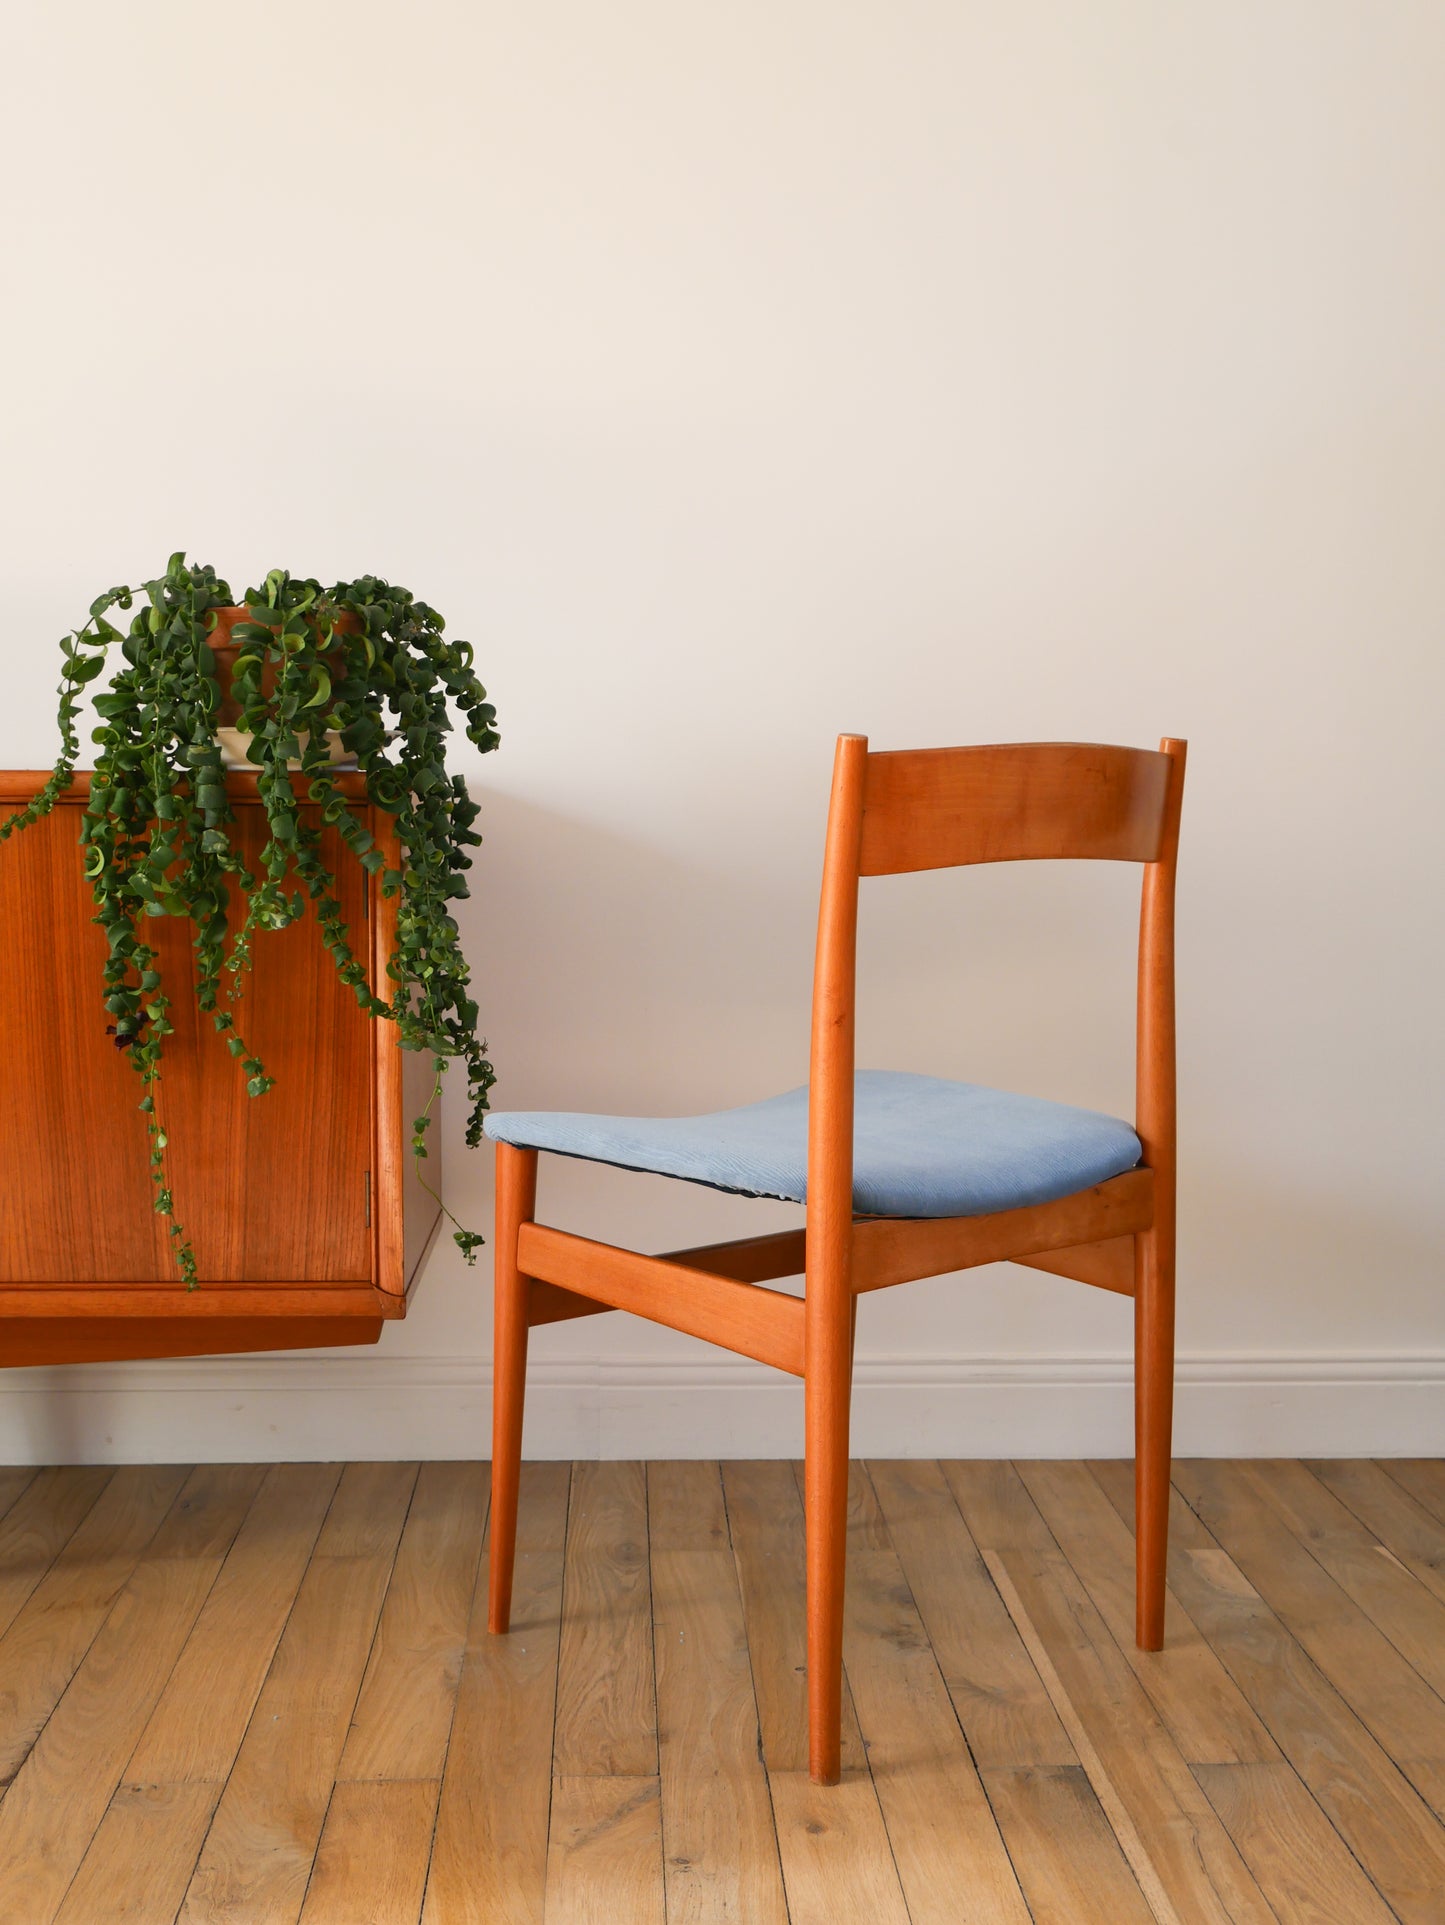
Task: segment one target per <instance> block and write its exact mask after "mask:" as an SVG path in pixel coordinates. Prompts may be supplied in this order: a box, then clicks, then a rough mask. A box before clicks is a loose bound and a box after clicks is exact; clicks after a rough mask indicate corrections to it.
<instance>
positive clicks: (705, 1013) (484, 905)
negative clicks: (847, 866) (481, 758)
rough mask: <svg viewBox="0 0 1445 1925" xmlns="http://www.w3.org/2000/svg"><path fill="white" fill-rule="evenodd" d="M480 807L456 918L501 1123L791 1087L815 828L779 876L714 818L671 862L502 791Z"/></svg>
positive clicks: (802, 1043) (666, 850)
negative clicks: (504, 1114) (531, 1112)
mask: <svg viewBox="0 0 1445 1925" xmlns="http://www.w3.org/2000/svg"><path fill="white" fill-rule="evenodd" d="M482 799H483V815H482V819H481V824H480V826H481V828H482V829H483V831H484V833H485V835H486V842H485V844H484V845H483V847H482V849H480V850H479V851H478V856H477V861H476V865H475V868H474V870H473V872H472V887H473V890H474V896H473V898H472V900H470V901H468V902H464V903H462V904H461V905H460V914H459V918H458V919H459V921H460V922H461V927H462V935H463V940H464V942H465V943H466V946H467V953H468V955H469V956H470V957H471V958H472V963H473V972H474V976H475V978H476V983H477V998H478V1001H479V1002H480V1004H481V1007H482V1017H483V1023H484V1025H485V1026H486V1031H487V1036H488V1041H489V1043H490V1044H491V1047H492V1051H493V1055H494V1058H495V1061H496V1064H497V1070H498V1083H497V1088H496V1091H495V1100H496V1103H497V1106H498V1107H499V1108H507V1109H529V1108H563V1107H565V1108H576V1109H588V1108H591V1109H619V1110H623V1111H633V1110H636V1111H639V1112H642V1111H648V1110H653V1109H656V1110H657V1111H659V1112H661V1113H667V1112H684V1111H688V1110H695V1109H704V1108H723V1107H725V1106H727V1105H729V1104H732V1103H743V1102H747V1101H750V1100H751V1099H752V1098H754V1097H756V1096H759V1095H763V1094H767V1093H768V1092H769V1091H771V1090H774V1089H779V1088H783V1087H786V1086H787V1085H788V1083H789V1082H792V1083H798V1082H802V1081H804V1080H805V1079H806V1077H807V1064H808V998H809V994H810V990H811V981H812V948H813V936H814V928H815V923H816V917H817V891H818V869H817V864H818V863H819V862H820V861H821V852H822V838H821V820H820V826H819V836H818V849H817V854H816V856H815V858H814V865H813V867H812V869H811V870H809V871H808V872H807V873H806V874H801V875H798V876H797V877H796V878H794V877H790V876H788V875H786V874H779V873H778V867H777V862H776V855H777V851H776V850H774V851H771V852H769V851H767V850H763V849H758V848H750V847H748V846H747V845H746V843H745V842H740V841H739V840H737V839H736V838H735V837H734V836H732V834H731V830H730V825H729V818H728V815H727V812H726V809H725V807H724V806H722V805H720V806H719V808H718V810H717V812H716V817H715V822H716V825H717V826H716V828H715V830H714V833H713V834H712V835H711V836H710V837H709V838H708V839H702V838H699V841H698V844H697V847H696V850H695V853H689V854H687V855H686V856H684V855H682V854H680V853H679V852H678V850H677V849H676V848H675V847H673V846H669V844H668V843H667V841H666V840H664V838H662V837H661V836H659V837H656V838H652V837H645V836H639V835H628V834H626V833H624V832H622V831H620V830H617V829H615V828H611V827H607V826H604V825H602V824H600V823H598V822H597V821H596V820H595V819H584V818H581V817H579V816H573V815H564V814H562V813H561V812H559V811H557V810H554V809H549V808H545V807H542V806H541V805H539V804H537V803H535V802H532V801H530V800H526V799H523V798H521V797H518V796H514V795H508V794H507V793H505V792H504V791H491V792H488V793H485V794H484V795H483V798H482ZM724 832H727V833H726V835H725V833H724ZM770 856H771V858H772V861H771V866H770Z"/></svg>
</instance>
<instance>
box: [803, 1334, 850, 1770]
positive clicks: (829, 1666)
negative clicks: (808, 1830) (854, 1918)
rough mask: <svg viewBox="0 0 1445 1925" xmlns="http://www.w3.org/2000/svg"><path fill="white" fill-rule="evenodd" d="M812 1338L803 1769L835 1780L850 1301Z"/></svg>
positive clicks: (839, 1703)
mask: <svg viewBox="0 0 1445 1925" xmlns="http://www.w3.org/2000/svg"><path fill="white" fill-rule="evenodd" d="M831 1321H832V1324H833V1327H832V1328H830V1329H826V1330H824V1331H823V1332H822V1333H821V1335H820V1333H817V1332H816V1331H815V1332H814V1333H813V1334H812V1335H811V1336H810V1341H809V1354H808V1368H807V1375H806V1380H805V1388H804V1400H805V1405H806V1413H807V1447H806V1448H807V1457H806V1464H805V1470H804V1479H803V1488H804V1496H805V1505H804V1509H805V1511H806V1522H807V1557H808V1771H809V1775H810V1776H811V1778H812V1779H813V1782H814V1783H815V1784H819V1785H835V1784H837V1782H838V1776H839V1765H840V1760H839V1753H840V1748H841V1734H842V1722H843V1584H844V1577H845V1571H846V1565H847V1545H848V1405H849V1399H850V1397H851V1394H852V1387H853V1383H852V1380H853V1318H852V1305H851V1303H850V1304H848V1305H846V1306H845V1307H844V1308H843V1312H842V1315H841V1317H838V1318H836V1319H833V1320H831Z"/></svg>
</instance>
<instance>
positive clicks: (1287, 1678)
mask: <svg viewBox="0 0 1445 1925" xmlns="http://www.w3.org/2000/svg"><path fill="white" fill-rule="evenodd" d="M1091 1469H1092V1472H1093V1474H1094V1476H1095V1478H1096V1479H1097V1480H1098V1482H1099V1484H1100V1486H1101V1488H1102V1489H1103V1490H1104V1492H1105V1494H1106V1496H1107V1497H1108V1498H1109V1500H1110V1502H1111V1503H1112V1504H1113V1506H1114V1508H1115V1510H1116V1511H1117V1512H1118V1514H1119V1516H1120V1517H1121V1518H1122V1519H1123V1520H1124V1522H1125V1523H1126V1524H1127V1525H1129V1526H1130V1528H1131V1529H1132V1526H1133V1516H1134V1479H1133V1470H1132V1466H1130V1465H1129V1464H1127V1463H1121V1462H1112V1461H1105V1462H1099V1463H1095V1464H1093V1465H1092V1466H1091ZM1169 1535H1170V1543H1171V1573H1172V1577H1173V1582H1174V1586H1175V1589H1176V1590H1177V1591H1178V1594H1179V1597H1180V1600H1181V1602H1182V1603H1183V1605H1184V1607H1185V1609H1186V1610H1187V1611H1188V1612H1189V1615H1190V1616H1191V1618H1193V1620H1194V1622H1195V1623H1196V1624H1197V1625H1198V1626H1199V1628H1200V1630H1201V1631H1202V1632H1203V1633H1204V1635H1205V1637H1207V1638H1208V1639H1209V1642H1210V1643H1211V1644H1212V1645H1213V1646H1214V1649H1215V1650H1216V1651H1217V1652H1218V1653H1219V1657H1220V1660H1221V1662H1222V1663H1223V1664H1224V1666H1225V1669H1226V1670H1227V1671H1228V1672H1229V1674H1230V1676H1231V1677H1232V1678H1233V1679H1234V1681H1235V1683H1236V1684H1237V1685H1238V1686H1239V1688H1240V1690H1241V1691H1242V1692H1243V1693H1244V1695H1245V1697H1246V1698H1248V1700H1249V1702H1250V1703H1251V1705H1253V1707H1254V1709H1255V1711H1256V1712H1257V1713H1258V1715H1259V1717H1260V1718H1261V1720H1262V1721H1263V1722H1264V1724H1265V1725H1266V1726H1267V1727H1268V1729H1269V1733H1270V1736H1271V1737H1272V1738H1273V1739H1274V1740H1275V1742H1276V1744H1278V1746H1279V1748H1280V1750H1281V1751H1282V1752H1283V1753H1284V1755H1285V1757H1286V1759H1287V1760H1288V1761H1289V1763H1290V1764H1291V1765H1292V1766H1293V1767H1294V1769H1295V1771H1296V1773H1297V1774H1298V1776H1299V1777H1300V1778H1301V1780H1302V1781H1303V1782H1304V1784H1305V1785H1306V1786H1307V1787H1308V1788H1309V1790H1310V1792H1311V1793H1312V1794H1313V1796H1314V1798H1315V1800H1316V1801H1317V1802H1318V1804H1319V1805H1320V1807H1321V1808H1322V1809H1323V1811H1324V1812H1325V1815H1326V1816H1327V1817H1328V1818H1329V1820H1330V1822H1331V1824H1333V1826H1334V1827H1335V1829H1336V1831H1338V1832H1339V1834H1340V1836H1341V1837H1342V1838H1343V1839H1344V1840H1345V1843H1346V1844H1347V1845H1348V1846H1349V1848H1350V1850H1351V1851H1352V1852H1353V1853H1354V1855H1355V1857H1356V1858H1357V1859H1358V1860H1359V1861H1360V1863H1361V1865H1362V1866H1363V1867H1364V1869H1365V1870H1366V1872H1368V1874H1369V1875H1370V1877H1371V1878H1372V1879H1373V1880H1374V1882H1375V1884H1376V1885H1377V1886H1378V1888H1379V1890H1380V1892H1381V1893H1382V1894H1383V1896H1384V1898H1385V1899H1386V1901H1387V1902H1388V1903H1389V1904H1390V1905H1391V1906H1392V1907H1393V1908H1394V1910H1395V1912H1396V1913H1397V1914H1398V1916H1399V1917H1400V1918H1401V1919H1402V1920H1403V1921H1405V1925H1440V1914H1439V1893H1440V1890H1441V1888H1442V1886H1445V1827H1442V1826H1441V1824H1440V1822H1439V1820H1438V1819H1437V1818H1436V1817H1435V1815H1434V1813H1433V1812H1432V1811H1431V1810H1430V1808H1429V1807H1428V1806H1427V1805H1426V1803H1425V1801H1424V1800H1423V1799H1422V1798H1421V1797H1420V1795H1419V1794H1418V1793H1417V1792H1416V1790H1415V1789H1414V1787H1413V1786H1412V1785H1411V1784H1410V1783H1409V1781H1408V1780H1407V1779H1406V1778H1405V1776H1404V1775H1403V1773H1402V1772H1401V1771H1400V1769H1399V1768H1398V1766H1397V1765H1396V1764H1395V1763H1394V1762H1393V1760H1392V1759H1391V1758H1390V1757H1389V1755H1388V1753H1386V1752H1385V1751H1384V1750H1383V1748H1382V1747H1381V1746H1380V1745H1379V1743H1378V1742H1377V1741H1376V1740H1375V1739H1374V1738H1373V1737H1372V1736H1371V1735H1370V1733H1369V1732H1368V1731H1367V1730H1366V1729H1365V1727H1364V1725H1363V1724H1362V1723H1361V1722H1360V1720H1359V1718H1357V1717H1356V1715H1355V1713H1354V1712H1353V1711H1352V1710H1351V1708H1350V1706H1349V1705H1348V1704H1347V1703H1346V1702H1345V1700H1344V1699H1343V1698H1342V1697H1341V1696H1340V1694H1339V1693H1338V1692H1337V1691H1336V1690H1335V1688H1334V1686H1333V1685H1332V1684H1331V1683H1330V1682H1329V1680H1328V1679H1327V1678H1326V1677H1325V1676H1324V1675H1323V1673H1322V1672H1321V1671H1320V1670H1319V1669H1318V1668H1317V1666H1316V1665H1315V1664H1314V1663H1313V1661H1312V1660H1311V1659H1310V1658H1309V1657H1308V1655H1307V1654H1306V1653H1305V1652H1304V1651H1303V1650H1302V1649H1301V1647H1300V1646H1299V1645H1298V1644H1297V1643H1296V1641H1295V1639H1294V1638H1293V1637H1292V1636H1291V1635H1290V1633H1289V1631H1288V1630H1287V1629H1286V1628H1285V1626H1284V1625H1283V1624H1282V1623H1281V1622H1280V1620H1279V1619H1278V1618H1277V1617H1276V1616H1275V1614H1274V1612H1273V1611H1271V1610H1270V1608H1269V1606H1268V1604H1266V1602H1265V1601H1264V1599H1263V1598H1262V1597H1261V1596H1260V1594H1259V1593H1258V1592H1257V1591H1256V1590H1255V1589H1254V1587H1253V1585H1252V1584H1251V1583H1250V1582H1249V1580H1248V1578H1246V1577H1245V1575H1244V1573H1243V1572H1242V1571H1240V1570H1239V1568H1238V1566H1237V1565H1235V1563H1234V1561H1233V1559H1232V1558H1231V1557H1230V1555H1229V1553H1228V1552H1227V1551H1225V1550H1224V1549H1223V1548H1222V1547H1221V1546H1220V1545H1219V1544H1218V1543H1217V1542H1216V1541H1215V1539H1214V1538H1213V1537H1212V1536H1211V1535H1210V1533H1209V1531H1208V1530H1207V1529H1206V1528H1205V1526H1204V1524H1203V1523H1201V1521H1200V1519H1199V1518H1198V1517H1197V1516H1196V1514H1195V1513H1194V1512H1193V1511H1192V1510H1191V1509H1190V1507H1189V1505H1188V1504H1186V1503H1185V1501H1184V1499H1183V1497H1182V1496H1181V1495H1180V1494H1179V1493H1178V1492H1177V1491H1176V1492H1175V1494H1174V1498H1173V1503H1172V1507H1171V1511H1170V1518H1169Z"/></svg>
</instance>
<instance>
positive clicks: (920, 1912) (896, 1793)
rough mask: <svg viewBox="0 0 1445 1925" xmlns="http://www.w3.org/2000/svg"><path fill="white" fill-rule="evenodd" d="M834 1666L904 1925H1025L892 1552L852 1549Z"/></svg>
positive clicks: (993, 1824) (989, 1813)
mask: <svg viewBox="0 0 1445 1925" xmlns="http://www.w3.org/2000/svg"><path fill="white" fill-rule="evenodd" d="M843 1657H844V1663H845V1664H846V1666H847V1671H848V1683H849V1687H850V1689H851V1691H852V1694H853V1703H854V1706H855V1708H856V1710H857V1713H858V1723H859V1727H860V1729H861V1731H862V1733H863V1742H864V1745H865V1747H866V1750H867V1754H868V1768H869V1771H870V1772H871V1774H872V1777H873V1784H874V1788H875V1789H876V1791H877V1793H878V1802H879V1805H880V1806H881V1807H882V1811H883V1821H884V1823H885V1824H886V1825H887V1827H888V1839H889V1843H890V1845H891V1846H892V1848H893V1859H894V1863H895V1864H896V1866H897V1868H898V1880H899V1883H900V1885H901V1886H902V1888H903V1897H904V1901H905V1903H906V1905H907V1907H908V1915H909V1918H910V1919H911V1920H912V1921H913V1925H1029V1912H1028V1907H1027V1905H1026V1904H1025V1903H1024V1898H1023V1894H1022V1892H1021V1891H1020V1890H1019V1885H1018V1879H1017V1878H1016V1876H1015V1874H1014V1868H1013V1866H1012V1865H1011V1864H1010V1862H1009V1856H1008V1852H1007V1851H1006V1849H1005V1848H1004V1843H1003V1840H1002V1839H1001V1838H1000V1836H999V1830H998V1824H997V1821H996V1820H995V1818H994V1814H993V1809H992V1807H991V1806H990V1804H989V1801H988V1796H987V1793H986V1792H985V1791H984V1788H983V1785H982V1783H981V1782H980V1780H979V1776H978V1772H977V1770H976V1769H975V1766H974V1762H973V1759H972V1757H971V1756H970V1755H969V1750H968V1745H967V1743H966V1742H965V1740H964V1736H963V1732H962V1730H961V1729H960V1728H959V1723H958V1718H957V1715H956V1714H955V1712H954V1709H953V1701H952V1699H951V1698H950V1697H949V1694H948V1687H947V1685H946V1684H945V1683H944V1681H943V1675H942V1673H941V1672H940V1671H939V1668H938V1662H937V1659H936V1658H935V1656H934V1654H933V1650H932V1647H931V1646H930V1644H929V1642H928V1634H927V1632H926V1631H925V1630H924V1627H923V1624H922V1621H921V1619H920V1618H919V1615H918V1611H917V1607H916V1606H915V1604H914V1602H913V1597H912V1594H911V1593H910V1591H909V1589H908V1584H907V1581H906V1579H905V1578H904V1575H903V1571H902V1568H901V1566H900V1565H899V1562H898V1558H897V1556H896V1554H895V1553H894V1552H893V1551H891V1550H890V1551H856V1552H854V1553H853V1554H852V1556H851V1557H850V1558H849V1570H848V1584H847V1589H846V1591H845V1593H844V1613H843Z"/></svg>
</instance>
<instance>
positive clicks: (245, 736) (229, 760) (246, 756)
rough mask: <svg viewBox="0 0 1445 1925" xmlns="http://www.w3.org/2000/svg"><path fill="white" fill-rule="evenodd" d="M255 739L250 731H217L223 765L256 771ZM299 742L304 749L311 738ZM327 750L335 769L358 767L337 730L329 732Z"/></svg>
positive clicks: (294, 764) (292, 765)
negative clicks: (252, 753)
mask: <svg viewBox="0 0 1445 1925" xmlns="http://www.w3.org/2000/svg"><path fill="white" fill-rule="evenodd" d="M254 739H255V738H254V737H253V735H252V734H251V731H250V730H249V729H228V728H218V729H217V730H216V740H217V741H218V742H219V743H220V745H221V762H222V764H223V765H224V766H225V767H226V768H228V769H249V770H252V771H254V770H255V768H256V764H255V763H254V762H253V761H252V760H251V743H252V742H253V741H254ZM297 740H298V741H299V742H300V744H301V746H302V748H303V749H304V748H306V747H307V746H308V743H309V740H310V738H309V737H308V736H306V735H305V734H302V735H299V736H298V737H297ZM326 749H327V755H328V758H329V760H330V762H331V765H332V767H333V768H337V769H354V768H355V767H356V757H355V756H354V755H353V754H352V752H351V750H350V749H348V748H347V747H346V745H345V743H344V742H343V741H342V739H341V736H340V733H339V732H338V731H337V730H336V729H328V730H327V733H326ZM286 766H287V767H288V768H290V769H299V768H300V767H301V764H300V763H299V762H288V763H287V765H286Z"/></svg>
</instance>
